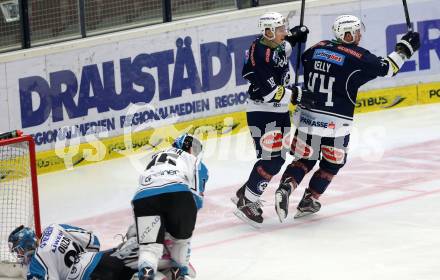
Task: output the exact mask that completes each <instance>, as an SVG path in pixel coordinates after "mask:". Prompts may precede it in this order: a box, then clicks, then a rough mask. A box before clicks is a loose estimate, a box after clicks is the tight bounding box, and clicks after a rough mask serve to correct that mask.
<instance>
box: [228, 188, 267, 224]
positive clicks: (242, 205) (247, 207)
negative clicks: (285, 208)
mask: <svg viewBox="0 0 440 280" xmlns="http://www.w3.org/2000/svg"><path fill="white" fill-rule="evenodd" d="M234 214H235V216H237V217H238V218H239V219H241V220H242V221H244V222H246V223H248V224H250V225H251V226H253V227H255V228H260V226H261V224H262V223H263V216H262V214H263V210H262V209H261V202H260V201H259V200H257V201H255V202H252V201H250V200H249V199H247V198H246V197H245V196H244V194H243V195H242V196H240V198H239V199H238V202H237V209H236V210H235V211H234Z"/></svg>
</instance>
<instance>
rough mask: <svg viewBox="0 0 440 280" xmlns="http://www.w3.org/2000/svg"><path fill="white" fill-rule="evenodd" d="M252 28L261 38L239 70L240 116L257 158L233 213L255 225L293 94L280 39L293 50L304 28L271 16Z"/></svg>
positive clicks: (279, 158)
mask: <svg viewBox="0 0 440 280" xmlns="http://www.w3.org/2000/svg"><path fill="white" fill-rule="evenodd" d="M258 26H259V29H260V31H261V33H262V34H261V36H259V37H258V38H257V39H256V40H255V41H254V42H253V43H252V44H251V46H250V48H249V51H248V54H247V57H246V59H247V61H246V63H245V65H244V67H243V71H242V75H243V78H245V79H246V80H248V81H249V82H250V86H249V90H248V93H249V99H250V100H249V102H248V105H247V113H246V116H247V122H248V126H249V129H250V132H251V136H252V138H253V140H254V143H255V150H256V154H257V159H258V160H257V162H256V163H255V165H254V167H253V169H252V171H251V173H250V175H249V178H248V180H247V181H246V183H245V184H244V185H243V186H242V187H241V188H240V189H239V190H238V191H237V192H236V196H237V202H236V203H237V209H236V210H235V212H234V214H235V215H236V216H237V217H239V218H240V219H242V220H244V221H245V222H248V223H249V224H251V225H253V226H255V227H258V226H259V225H260V224H261V223H262V222H263V216H262V213H263V211H262V209H261V204H260V200H259V198H260V196H261V195H262V194H263V192H264V190H265V188H266V186H267V184H268V183H269V181H270V180H271V178H272V177H273V176H274V175H275V174H277V173H278V172H279V171H280V169H281V167H282V166H283V164H284V161H285V155H286V152H287V151H288V148H285V147H283V138H284V137H286V136H287V135H288V134H289V132H290V117H289V111H288V105H289V103H290V102H291V98H293V99H296V98H297V95H298V89H297V87H292V88H290V87H289V82H290V74H289V62H288V58H287V56H286V41H287V42H289V43H290V45H291V47H293V46H294V45H295V44H296V43H297V42H305V41H306V39H307V33H308V30H307V28H306V27H305V26H295V27H294V28H292V29H291V30H290V32H289V30H288V27H287V23H286V19H285V18H284V16H282V15H281V14H279V13H276V12H271V13H266V14H263V15H262V16H261V17H260V19H259V21H258Z"/></svg>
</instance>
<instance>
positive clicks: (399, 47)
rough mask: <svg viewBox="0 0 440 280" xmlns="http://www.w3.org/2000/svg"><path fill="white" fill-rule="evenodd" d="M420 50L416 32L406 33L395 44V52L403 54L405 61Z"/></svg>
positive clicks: (418, 37)
mask: <svg viewBox="0 0 440 280" xmlns="http://www.w3.org/2000/svg"><path fill="white" fill-rule="evenodd" d="M419 48H420V36H419V33H417V32H412V31H410V32H408V33H406V34H405V35H403V36H402V39H400V41H399V42H397V44H396V52H398V53H400V54H403V55H404V56H405V57H406V58H407V59H408V58H410V57H411V56H412V55H413V53H414V52H415V51H417V50H418V49H419Z"/></svg>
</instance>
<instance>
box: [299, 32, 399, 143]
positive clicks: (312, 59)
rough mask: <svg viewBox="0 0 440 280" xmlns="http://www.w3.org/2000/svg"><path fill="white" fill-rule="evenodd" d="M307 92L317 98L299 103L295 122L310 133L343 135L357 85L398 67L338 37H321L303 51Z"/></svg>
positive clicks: (349, 116) (347, 126)
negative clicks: (306, 104) (309, 102)
mask: <svg viewBox="0 0 440 280" xmlns="http://www.w3.org/2000/svg"><path fill="white" fill-rule="evenodd" d="M302 63H303V67H304V88H305V89H307V90H306V91H305V92H304V94H310V95H312V96H310V95H309V96H307V97H308V98H311V99H313V100H314V104H313V105H312V106H311V107H310V106H309V107H308V108H305V107H304V106H301V105H300V106H297V110H296V112H295V124H296V126H297V127H298V128H299V129H300V130H302V131H304V132H307V133H309V134H317V135H321V136H327V135H328V136H343V135H347V134H349V133H350V128H351V124H352V121H353V113H354V109H355V106H356V98H357V93H358V89H359V87H360V86H362V85H363V84H365V83H367V82H368V81H371V80H373V79H375V78H376V77H378V76H393V74H394V73H395V72H396V71H393V70H395V69H392V64H391V63H390V62H389V60H388V59H386V58H385V59H384V58H381V57H377V56H375V55H374V54H372V53H370V52H369V51H368V50H366V49H364V48H362V47H359V46H356V45H353V44H341V43H339V42H336V41H321V42H319V43H317V44H316V45H314V46H313V47H311V48H309V49H307V50H306V51H305V52H304V54H303V55H302Z"/></svg>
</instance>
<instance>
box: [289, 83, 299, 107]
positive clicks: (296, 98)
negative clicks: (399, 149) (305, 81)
mask: <svg viewBox="0 0 440 280" xmlns="http://www.w3.org/2000/svg"><path fill="white" fill-rule="evenodd" d="M291 90H292V97H291V98H290V102H291V103H292V104H293V105H298V104H299V103H300V102H301V99H302V89H301V87H299V86H293V87H292V88H291Z"/></svg>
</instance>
